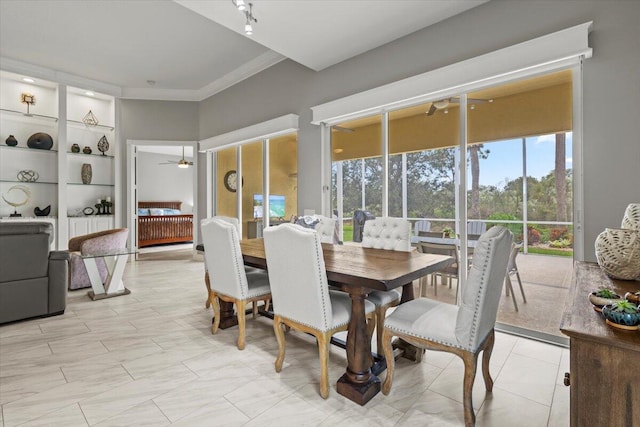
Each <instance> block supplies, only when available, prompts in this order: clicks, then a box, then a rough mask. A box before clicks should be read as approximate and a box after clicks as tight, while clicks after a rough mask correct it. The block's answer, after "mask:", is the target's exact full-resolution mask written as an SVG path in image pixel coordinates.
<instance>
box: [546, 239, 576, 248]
mask: <svg viewBox="0 0 640 427" xmlns="http://www.w3.org/2000/svg"><path fill="white" fill-rule="evenodd" d="M549 246H551V247H552V248H569V247H571V242H570V241H569V239H558V240H552V241H550V242H549Z"/></svg>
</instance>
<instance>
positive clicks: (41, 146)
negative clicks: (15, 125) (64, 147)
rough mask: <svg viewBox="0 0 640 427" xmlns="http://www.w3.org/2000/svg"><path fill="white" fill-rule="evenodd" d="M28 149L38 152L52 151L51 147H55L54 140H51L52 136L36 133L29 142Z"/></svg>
mask: <svg viewBox="0 0 640 427" xmlns="http://www.w3.org/2000/svg"><path fill="white" fill-rule="evenodd" d="M27 147H29V148H35V149H38V150H51V147H53V138H51V135H49V134H48V133H44V132H38V133H34V134H33V135H31V136H30V137H29V139H28V140H27Z"/></svg>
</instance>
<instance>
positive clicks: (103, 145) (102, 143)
mask: <svg viewBox="0 0 640 427" xmlns="http://www.w3.org/2000/svg"><path fill="white" fill-rule="evenodd" d="M108 149H109V141H107V135H102V138H100V140H99V141H98V151H100V152H101V153H102V155H103V156H104V155H105V154H104V152H105V151H107V150H108Z"/></svg>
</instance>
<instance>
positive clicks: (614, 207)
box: [199, 0, 640, 261]
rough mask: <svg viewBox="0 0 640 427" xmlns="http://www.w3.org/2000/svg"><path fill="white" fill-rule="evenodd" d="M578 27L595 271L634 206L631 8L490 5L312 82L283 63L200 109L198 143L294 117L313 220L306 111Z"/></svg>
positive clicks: (302, 204) (313, 173)
mask: <svg viewBox="0 0 640 427" xmlns="http://www.w3.org/2000/svg"><path fill="white" fill-rule="evenodd" d="M587 21H594V31H593V32H592V33H591V36H590V46H591V47H593V58H591V59H588V60H586V61H585V63H584V68H583V69H584V79H583V87H584V89H583V95H584V115H583V117H584V153H583V160H584V170H583V173H584V184H585V185H584V186H585V200H584V208H585V214H584V224H585V244H584V245H585V246H584V253H585V257H586V259H587V260H591V261H595V253H594V249H593V247H594V241H595V238H596V236H597V235H598V234H599V233H600V232H601V231H602V230H603V229H604V228H605V227H616V226H618V227H619V225H620V222H621V219H622V216H623V214H624V209H625V207H626V205H627V204H628V203H630V202H638V201H640V186H639V185H638V183H640V143H638V138H639V137H638V135H640V120H638V118H640V102H638V99H640V80H639V79H638V70H639V69H640V54H639V52H640V25H638V22H640V1H621V0H615V1H597V0H596V1H589V0H583V1H580V2H576V1H571V0H557V1H554V2H540V1H531V0H529V1H525V0H522V1H501V0H493V1H491V2H488V3H486V4H483V5H481V6H478V7H476V8H473V9H471V10H469V11H467V12H465V13H463V14H460V15H458V16H454V17H452V18H450V19H448V20H446V21H443V22H441V23H438V24H436V25H434V26H432V27H429V28H426V29H424V30H421V31H418V32H416V33H413V34H410V35H408V36H406V37H404V38H402V39H400V40H397V41H395V42H392V43H389V44H387V45H385V46H382V47H380V48H377V49H374V50H371V51H369V52H366V53H364V54H362V55H359V56H357V57H355V58H352V59H350V60H347V61H344V62H342V63H340V64H337V65H335V66H333V67H330V68H327V69H325V70H323V71H320V72H313V71H311V70H309V69H307V68H305V67H303V66H301V65H299V64H297V63H295V62H293V61H283V62H281V63H279V64H277V65H275V66H274V67H271V68H270V69H268V70H265V71H263V72H262V73H259V74H257V75H255V76H253V77H251V78H249V79H247V80H245V81H243V82H242V83H241V84H238V85H236V86H233V87H231V88H229V89H227V90H225V91H223V92H221V93H219V94H217V95H214V96H213V97H211V98H209V99H207V100H205V101H203V102H201V103H200V105H199V139H204V138H207V137H210V136H214V135H218V134H221V133H225V132H228V131H232V130H235V129H238V128H242V127H245V126H249V125H252V124H255V123H259V122H262V121H265V120H269V119H272V118H274V117H278V116H281V115H284V114H288V113H295V114H298V115H299V116H300V131H299V134H298V195H299V196H298V211H299V212H301V211H302V209H305V208H311V209H316V210H319V209H320V198H321V187H320V174H321V171H320V160H319V159H320V157H321V150H320V131H319V128H318V127H317V126H313V125H310V124H309V122H310V119H311V112H310V110H309V108H310V107H312V106H314V105H317V104H321V103H324V102H327V101H331V100H334V99H337V98H341V97H344V96H347V95H350V94H353V93H358V92H361V91H364V90H367V89H371V88H374V87H378V86H380V85H383V84H387V83H391V82H394V81H397V80H400V79H403V78H406V77H410V76H413V75H416V74H420V73H424V72H427V71H429V70H433V69H437V68H440V67H443V66H445V65H449V64H452V63H455V62H459V61H462V60H465V59H468V58H472V57H475V56H478V55H482V54H485V53H488V52H491V51H494V50H497V49H500V48H503V47H507V46H511V45H514V44H517V43H520V42H523V41H526V40H530V39H533V38H536V37H539V36H542V35H545V34H549V33H552V32H555V31H559V30H562V29H565V28H569V27H572V26H574V25H578V24H582V23H584V22H587ZM239 111H241V112H242V114H238V112H239ZM201 206H203V207H204V199H202V204H201Z"/></svg>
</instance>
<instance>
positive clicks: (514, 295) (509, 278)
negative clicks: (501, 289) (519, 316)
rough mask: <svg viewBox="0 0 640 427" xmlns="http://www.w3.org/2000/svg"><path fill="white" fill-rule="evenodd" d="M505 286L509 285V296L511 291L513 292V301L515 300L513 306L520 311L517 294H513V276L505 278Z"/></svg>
mask: <svg viewBox="0 0 640 427" xmlns="http://www.w3.org/2000/svg"><path fill="white" fill-rule="evenodd" d="M504 279H505V284H506V285H507V295H509V291H511V299H512V300H513V306H514V307H515V308H516V311H518V303H517V302H516V294H515V293H514V292H513V285H512V284H511V276H510V275H509V273H507V275H506V276H505V278H504Z"/></svg>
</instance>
